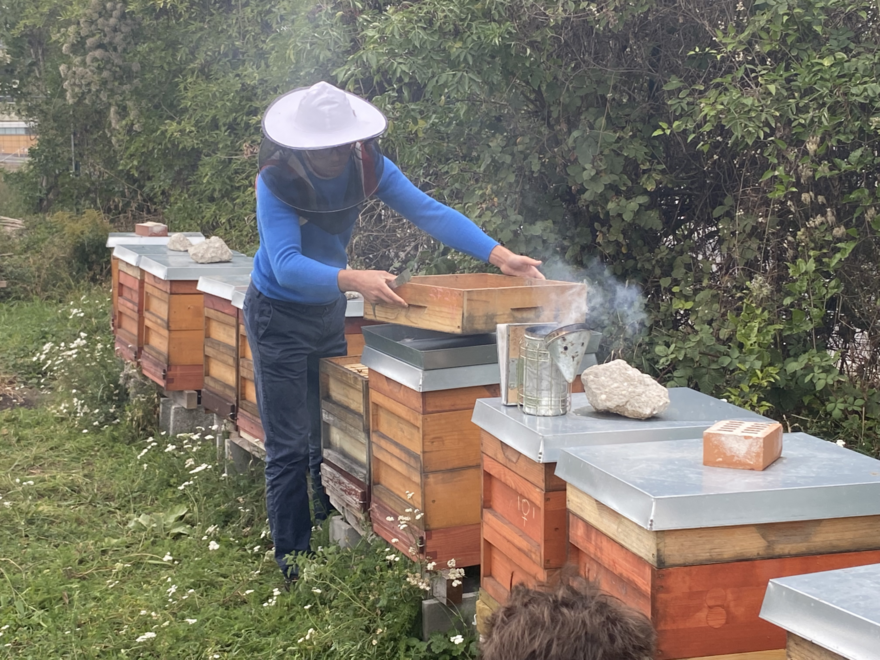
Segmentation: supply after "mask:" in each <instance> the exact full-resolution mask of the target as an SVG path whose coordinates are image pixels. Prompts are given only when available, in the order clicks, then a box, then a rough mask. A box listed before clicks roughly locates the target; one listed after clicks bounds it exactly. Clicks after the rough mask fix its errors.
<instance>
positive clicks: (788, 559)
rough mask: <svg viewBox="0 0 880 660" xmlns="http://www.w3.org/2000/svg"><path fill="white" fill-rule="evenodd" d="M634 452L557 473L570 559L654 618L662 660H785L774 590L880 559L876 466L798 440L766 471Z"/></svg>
mask: <svg viewBox="0 0 880 660" xmlns="http://www.w3.org/2000/svg"><path fill="white" fill-rule="evenodd" d="M634 449H635V448H633V447H631V446H625V445H606V446H598V447H580V448H577V449H571V450H567V451H566V452H564V453H563V455H562V456H561V458H560V460H559V463H558V465H557V469H556V474H557V476H558V477H560V478H562V479H564V480H565V481H566V482H567V483H568V488H567V493H568V497H567V504H568V510H569V541H570V545H569V561H571V562H572V563H574V564H575V565H576V566H577V568H578V570H579V572H580V573H581V574H582V575H584V576H585V577H588V578H590V579H595V580H598V581H599V583H600V586H601V587H602V588H603V589H605V590H606V591H608V592H610V593H612V594H614V595H616V596H618V597H619V598H621V599H622V600H623V601H625V602H627V603H629V604H630V605H632V606H633V607H635V608H637V609H639V610H641V611H642V612H644V613H645V614H646V615H648V616H649V617H650V618H651V620H652V621H653V623H654V627H655V628H656V629H657V633H658V638H659V653H658V655H657V658H658V659H660V660H674V659H678V658H711V657H713V656H718V657H722V658H727V657H737V655H736V654H743V655H742V657H743V658H758V657H777V656H778V657H784V651H783V649H784V648H785V645H786V633H785V631H784V630H783V629H781V628H778V627H776V626H774V625H772V624H771V623H769V622H767V621H764V620H762V619H760V618H759V613H760V611H761V604H762V601H763V599H764V594H765V591H766V590H767V585H768V582H769V581H770V580H771V579H773V578H781V577H787V576H792V575H801V574H806V573H815V572H819V571H827V570H834V569H840V568H847V567H852V566H860V565H866V564H875V563H878V562H880V461H876V460H874V459H872V458H869V457H867V456H864V455H861V454H857V453H855V452H852V451H849V450H847V449H843V448H841V447H838V446H837V445H835V444H834V443H829V442H825V441H823V440H820V439H818V438H814V437H812V436H809V435H806V434H803V433H792V434H786V435H785V437H784V441H783V452H782V457H781V458H780V459H779V460H777V461H776V462H775V463H774V464H773V465H771V466H770V467H768V468H767V469H766V470H765V471H763V472H751V471H743V470H734V469H726V468H717V467H707V466H704V465H703V464H702V452H703V441H702V438H695V439H692V440H680V441H665V442H649V443H645V444H641V445H639V446H638V448H637V450H634ZM774 652H775V653H774ZM749 654H750V655H749Z"/></svg>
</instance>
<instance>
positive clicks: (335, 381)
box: [320, 355, 370, 523]
mask: <svg viewBox="0 0 880 660" xmlns="http://www.w3.org/2000/svg"><path fill="white" fill-rule="evenodd" d="M320 369H321V419H322V424H321V442H322V445H323V455H324V462H323V464H322V466H321V473H322V476H323V484H324V489H325V490H326V491H327V496H328V497H329V498H330V502H331V503H332V504H333V506H335V507H336V508H337V509H338V510H339V511H341V512H342V513H343V514H345V515H346V518H347V519H349V520H351V521H357V522H358V523H363V522H365V521H366V517H367V513H368V511H369V506H370V390H369V386H368V374H367V368H366V367H364V366H363V365H362V364H360V356H359V355H355V356H345V357H336V358H325V359H323V360H321V367H320Z"/></svg>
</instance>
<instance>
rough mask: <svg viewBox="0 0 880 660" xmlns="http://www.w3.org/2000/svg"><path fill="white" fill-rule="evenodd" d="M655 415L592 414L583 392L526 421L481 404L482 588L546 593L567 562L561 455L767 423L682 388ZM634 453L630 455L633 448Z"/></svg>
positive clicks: (496, 405)
mask: <svg viewBox="0 0 880 660" xmlns="http://www.w3.org/2000/svg"><path fill="white" fill-rule="evenodd" d="M669 398H670V405H669V407H668V408H667V409H666V410H665V411H664V412H663V413H662V414H661V415H659V416H657V417H654V418H652V419H649V420H636V419H628V418H625V417H620V416H618V415H613V414H610V413H596V412H595V411H594V410H593V409H592V408H591V407H590V405H589V404H588V403H587V400H586V396H585V395H584V394H575V395H573V396H572V412H569V413H568V414H566V415H563V416H558V417H536V416H533V415H525V414H523V413H522V412H521V411H520V410H518V409H516V408H510V407H507V406H504V405H503V404H502V402H501V400H500V399H482V400H480V401H477V403H476V406H475V407H474V415H473V421H474V423H475V424H476V425H477V426H479V427H480V428H481V429H482V436H481V442H482V468H483V479H482V486H483V496H482V497H483V508H482V567H481V582H482V587H483V589H485V590H486V591H487V592H488V593H490V594H491V595H492V596H493V597H494V598H495V599H496V600H498V601H499V602H502V603H503V602H505V601H506V600H507V596H508V594H509V592H510V588H511V587H512V586H513V585H514V584H520V583H522V584H525V585H527V586H529V587H532V588H546V587H548V586H550V584H551V583H552V581H553V580H554V579H555V577H556V575H557V573H558V572H559V569H560V568H561V567H562V566H563V564H564V563H565V561H566V556H567V551H568V523H567V513H566V508H565V482H564V481H563V480H562V479H560V478H559V477H557V476H556V475H555V474H554V469H555V468H556V461H557V459H558V458H559V454H560V452H561V450H562V449H564V448H566V447H577V446H581V445H602V444H621V443H636V442H648V441H651V440H668V439H677V438H680V439H683V438H692V437H694V436H696V435H699V434H700V433H702V432H703V430H704V429H706V428H708V427H709V426H711V425H712V424H714V423H715V422H716V421H718V420H721V419H732V418H740V419H743V420H749V421H751V422H768V421H770V420H768V419H766V418H764V417H761V416H760V415H757V414H755V413H752V412H749V411H748V410H744V409H742V408H737V407H736V406H733V405H731V404H729V403H726V402H724V401H720V400H718V399H715V398H713V397H710V396H707V395H705V394H701V393H700V392H695V391H694V390H691V389H687V388H675V389H671V390H669ZM633 451H635V450H633Z"/></svg>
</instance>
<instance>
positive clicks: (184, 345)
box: [141, 273, 205, 391]
mask: <svg viewBox="0 0 880 660" xmlns="http://www.w3.org/2000/svg"><path fill="white" fill-rule="evenodd" d="M197 283H198V280H178V281H168V280H162V279H159V278H158V277H156V276H155V275H152V274H150V273H147V274H146V275H145V277H144V351H143V355H142V358H141V368H142V370H143V372H144V375H145V376H147V377H148V378H150V379H151V380H153V381H154V382H155V383H157V384H158V385H160V386H161V387H162V388H164V389H165V390H168V391H174V390H200V389H202V383H203V369H204V339H205V303H204V294H202V292H201V291H199V290H198V289H197Z"/></svg>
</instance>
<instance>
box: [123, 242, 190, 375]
mask: <svg viewBox="0 0 880 660" xmlns="http://www.w3.org/2000/svg"><path fill="white" fill-rule="evenodd" d="M185 236H186V237H187V238H189V240H190V241H191V242H192V243H201V242H202V241H204V240H205V237H204V236H203V235H202V234H201V233H199V232H187V233H186V234H185ZM167 243H168V237H166V236H138V235H137V234H136V233H135V232H110V234H109V235H108V236H107V243H106V247H108V248H110V249H112V250H113V253H112V254H111V256H110V273H111V286H112V288H111V294H110V296H111V310H112V316H111V318H110V329H111V331H113V333H114V334H115V333H116V321H117V317H116V315H117V311H116V310H117V308H118V299H119V291H118V285H119V262H120V260H121V258H120V255H119V254H117V252H116V248H117V247H122V249H123V250H125V251H126V252H128V253H130V254H132V258H134V259H135V260H128V261H127V262H128V263H129V264H130V265H132V266H137V260H136V257H135V255H134V254H133V253H132V252H131V249H132V248H135V249H136V248H139V247H142V246H145V245H151V246H164V245H166V244H167ZM122 260H125V259H122ZM138 276H139V273H138ZM123 357H125V356H123ZM125 359H129V358H128V357H125Z"/></svg>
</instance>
